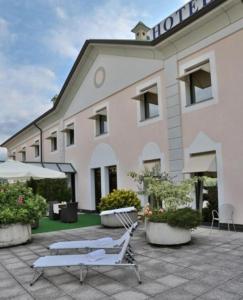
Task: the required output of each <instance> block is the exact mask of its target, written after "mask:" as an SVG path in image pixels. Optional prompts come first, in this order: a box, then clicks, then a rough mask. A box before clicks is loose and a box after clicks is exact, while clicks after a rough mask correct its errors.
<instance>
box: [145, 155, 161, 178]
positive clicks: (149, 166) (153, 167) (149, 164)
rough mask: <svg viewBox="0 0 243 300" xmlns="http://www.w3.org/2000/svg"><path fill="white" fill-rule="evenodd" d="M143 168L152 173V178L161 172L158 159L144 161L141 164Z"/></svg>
mask: <svg viewBox="0 0 243 300" xmlns="http://www.w3.org/2000/svg"><path fill="white" fill-rule="evenodd" d="M143 166H144V169H145V170H148V171H149V172H152V173H153V175H154V176H157V175H159V173H160V170H161V160H160V159H151V160H145V161H144V162H143Z"/></svg>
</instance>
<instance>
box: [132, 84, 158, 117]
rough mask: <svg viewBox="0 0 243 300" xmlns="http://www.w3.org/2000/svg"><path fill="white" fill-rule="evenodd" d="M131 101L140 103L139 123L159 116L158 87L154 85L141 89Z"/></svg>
mask: <svg viewBox="0 0 243 300" xmlns="http://www.w3.org/2000/svg"><path fill="white" fill-rule="evenodd" d="M133 99H135V100H139V101H140V113H141V115H140V121H145V120H149V119H153V118H155V117H158V116H159V101H158V86H157V84H156V83H155V84H153V85H150V86H148V87H146V88H143V89H141V90H140V92H139V94H138V95H137V96H135V97H133Z"/></svg>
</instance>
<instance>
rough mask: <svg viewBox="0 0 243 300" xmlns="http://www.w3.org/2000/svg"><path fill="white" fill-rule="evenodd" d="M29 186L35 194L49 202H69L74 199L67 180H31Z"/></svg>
mask: <svg viewBox="0 0 243 300" xmlns="http://www.w3.org/2000/svg"><path fill="white" fill-rule="evenodd" d="M27 186H29V187H31V188H32V190H33V193H34V194H39V195H41V196H42V197H44V198H45V199H46V200H47V201H48V202H50V201H58V202H63V201H65V202H69V201H71V198H72V192H71V188H70V187H68V182H67V179H66V178H64V179H41V180H34V179H32V178H31V179H30V180H29V181H28V182H27Z"/></svg>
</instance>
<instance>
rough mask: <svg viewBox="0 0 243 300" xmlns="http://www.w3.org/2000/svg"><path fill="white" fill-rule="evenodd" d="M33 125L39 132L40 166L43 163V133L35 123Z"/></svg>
mask: <svg viewBox="0 0 243 300" xmlns="http://www.w3.org/2000/svg"><path fill="white" fill-rule="evenodd" d="M34 125H35V127H36V128H37V129H39V130H40V162H41V164H42V163H43V143H42V139H43V131H42V129H41V128H40V127H39V126H38V125H37V124H36V123H34Z"/></svg>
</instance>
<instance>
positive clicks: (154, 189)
mask: <svg viewBox="0 0 243 300" xmlns="http://www.w3.org/2000/svg"><path fill="white" fill-rule="evenodd" d="M128 176H130V177H131V178H132V179H133V180H134V181H135V182H137V184H138V189H139V193H140V194H143V195H147V196H149V197H150V199H152V201H151V206H152V208H153V209H157V210H158V209H160V208H165V209H170V210H175V209H176V208H178V207H181V206H187V205H188V204H190V203H191V202H192V198H191V192H192V190H193V184H194V182H195V180H196V178H193V179H189V180H184V181H181V182H180V183H175V182H174V181H173V180H172V178H171V177H170V176H169V174H167V173H162V172H160V171H158V169H157V170H156V169H155V168H153V169H152V170H148V169H146V168H145V169H144V170H143V171H142V172H140V173H136V172H129V174H128Z"/></svg>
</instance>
